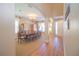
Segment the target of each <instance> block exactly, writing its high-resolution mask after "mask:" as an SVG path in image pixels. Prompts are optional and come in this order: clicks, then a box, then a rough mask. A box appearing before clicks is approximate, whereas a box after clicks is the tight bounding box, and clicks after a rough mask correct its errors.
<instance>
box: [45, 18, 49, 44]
mask: <svg viewBox="0 0 79 59" xmlns="http://www.w3.org/2000/svg"><path fill="white" fill-rule="evenodd" d="M48 20H49V19H48V17H46V19H45V42H46V43H48V42H49V34H48Z"/></svg>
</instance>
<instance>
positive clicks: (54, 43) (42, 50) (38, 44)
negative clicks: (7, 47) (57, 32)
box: [16, 35, 64, 56]
mask: <svg viewBox="0 0 79 59" xmlns="http://www.w3.org/2000/svg"><path fill="white" fill-rule="evenodd" d="M16 55H17V56H18V55H19V56H63V55H64V51H63V39H62V37H58V36H57V37H53V36H51V35H50V36H49V43H48V44H47V43H45V41H44V35H42V37H41V38H40V39H37V40H34V41H31V42H27V43H24V42H23V43H22V44H18V42H16Z"/></svg>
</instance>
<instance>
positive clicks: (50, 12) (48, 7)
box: [31, 3, 64, 17]
mask: <svg viewBox="0 0 79 59" xmlns="http://www.w3.org/2000/svg"><path fill="white" fill-rule="evenodd" d="M31 5H32V6H34V7H36V8H38V9H40V10H41V11H42V13H43V14H44V15H46V16H49V17H54V16H63V12H64V4H63V3H36V4H31Z"/></svg>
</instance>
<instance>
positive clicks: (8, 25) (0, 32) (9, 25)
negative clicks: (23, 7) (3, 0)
mask: <svg viewBox="0 0 79 59" xmlns="http://www.w3.org/2000/svg"><path fill="white" fill-rule="evenodd" d="M14 13H15V9H14V4H0V55H15V32H14V30H15V27H14V26H15V19H14V18H15V15H14Z"/></svg>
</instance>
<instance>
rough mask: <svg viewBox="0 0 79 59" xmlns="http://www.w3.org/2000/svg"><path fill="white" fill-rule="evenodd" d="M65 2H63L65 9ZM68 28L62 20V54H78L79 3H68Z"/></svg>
mask: <svg viewBox="0 0 79 59" xmlns="http://www.w3.org/2000/svg"><path fill="white" fill-rule="evenodd" d="M66 7H67V4H65V11H66ZM70 9H71V11H70V15H69V20H70V29H69V30H67V23H66V21H65V22H64V54H65V55H68V56H69V55H71V56H72V55H79V4H70Z"/></svg>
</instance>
